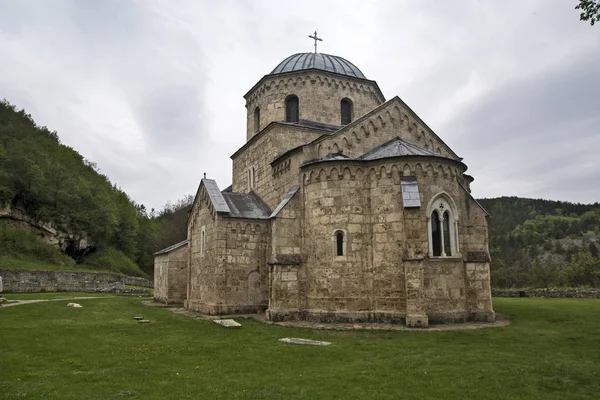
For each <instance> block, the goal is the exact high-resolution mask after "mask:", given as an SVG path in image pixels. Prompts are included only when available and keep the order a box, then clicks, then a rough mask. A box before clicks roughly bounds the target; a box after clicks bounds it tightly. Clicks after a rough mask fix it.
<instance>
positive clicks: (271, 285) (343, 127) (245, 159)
mask: <svg viewBox="0 0 600 400" xmlns="http://www.w3.org/2000/svg"><path fill="white" fill-rule="evenodd" d="M244 98H245V100H246V109H247V130H246V143H245V144H244V145H243V146H242V147H240V148H239V149H238V150H237V151H236V152H235V153H234V154H233V155H232V156H231V159H232V161H233V177H232V185H231V186H229V187H227V188H224V189H221V188H219V186H218V184H217V182H215V181H214V180H212V179H206V178H205V179H202V180H201V182H200V185H199V187H198V190H197V193H196V197H195V200H194V204H193V206H192V209H191V211H190V214H189V220H188V239H187V242H185V243H184V242H182V243H181V244H178V245H177V246H179V247H177V249H179V252H181V251H182V250H181V249H184V250H183V251H184V252H185V255H186V256H187V267H186V268H181V266H180V265H181V264H180V263H175V264H176V265H178V267H177V268H179V269H178V270H180V271H184V272H181V273H180V275H181V274H183V273H185V276H184V277H183V279H182V278H180V277H179V278H171V280H172V281H173V282H177V283H176V284H177V285H179V286H180V288H181V285H184V284H185V285H186V294H185V296H181V297H182V298H183V297H185V300H183V301H184V305H185V307H186V308H187V309H190V310H195V311H198V312H201V313H206V314H212V315H218V314H234V313H259V312H266V317H267V319H269V320H271V321H284V320H309V321H319V322H349V321H356V322H359V321H361V322H392V323H401V324H406V325H407V326H410V327H426V326H428V324H431V323H448V322H463V321H468V320H475V321H490V322H491V321H494V319H495V314H494V311H493V308H492V298H491V290H490V258H489V252H488V233H487V231H488V230H487V217H488V215H487V213H486V211H485V210H484V209H483V208H482V207H481V205H480V204H479V203H478V202H477V201H476V200H475V199H474V198H473V197H472V196H471V194H470V187H469V186H470V184H471V182H472V181H473V177H471V176H470V175H467V173H466V170H467V166H466V165H465V163H463V161H462V158H461V157H459V156H458V155H457V154H456V153H455V152H454V151H453V150H452V149H451V148H450V147H449V146H448V145H447V144H446V143H444V141H443V140H442V139H441V138H440V137H439V136H438V135H437V134H436V133H435V132H433V131H432V130H431V128H429V127H428V126H427V124H425V122H423V121H422V120H421V119H420V118H419V116H417V114H415V112H414V111H413V110H411V109H410V107H408V106H407V105H406V104H405V103H404V102H403V101H402V100H401V99H400V98H399V97H393V98H391V99H389V100H386V99H385V97H384V96H383V94H382V92H381V90H380V89H379V86H378V85H377V83H376V82H375V81H374V80H370V79H367V78H366V77H365V75H364V74H363V73H362V72H361V70H360V69H358V68H357V67H356V66H355V65H354V64H353V63H351V62H350V61H348V60H346V59H344V58H342V57H337V56H332V55H328V54H322V53H317V52H315V53H299V54H294V55H291V56H289V57H287V58H286V59H285V60H283V61H282V62H281V63H280V64H279V65H277V67H275V69H273V71H272V72H271V73H269V74H267V75H265V76H263V77H262V78H261V79H260V80H259V81H258V82H257V83H256V84H255V85H254V86H253V87H252V88H251V89H250V90H249V91H248V93H246V94H245V95H244ZM165 250H167V251H166V252H165V251H163V252H159V253H160V254H159V255H160V256H161V259H162V260H163V261H161V265H162V267H161V268H157V271H156V272H155V273H156V274H157V275H160V276H158V277H157V278H158V279H155V285H159V286H168V285H169V279H167V275H166V274H168V268H167V267H166V266H168V263H165V262H164V260H167V259H168V254H169V249H165ZM165 256H166V257H165ZM175 264H174V265H175ZM156 282H159V283H156ZM182 282H183V283H182ZM157 289H159V291H160V293H163V295H161V296H162V298H159V300H164V301H169V298H168V296H167V295H166V293H168V292H169V291H168V290H167V289H166V287H160V288H157ZM159 297H160V296H159Z"/></svg>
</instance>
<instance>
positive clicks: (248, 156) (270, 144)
mask: <svg viewBox="0 0 600 400" xmlns="http://www.w3.org/2000/svg"><path fill="white" fill-rule="evenodd" d="M322 133H323V132H322V131H314V130H309V129H304V128H299V127H294V126H285V125H274V126H273V127H271V128H270V129H269V131H267V132H263V133H261V136H259V137H257V138H256V139H254V140H253V141H252V142H251V143H250V144H249V145H247V147H246V148H245V149H243V150H242V151H241V152H238V153H236V154H235V155H234V156H233V157H232V158H233V181H232V182H233V183H232V184H233V191H234V192H240V193H248V192H249V191H250V190H249V188H248V170H249V169H251V168H254V188H253V189H252V190H253V191H254V193H256V194H257V195H258V196H259V197H260V198H261V199H262V200H263V201H264V202H265V203H266V204H267V205H268V206H269V208H270V209H271V210H273V209H275V207H277V205H278V204H279V202H280V201H281V200H282V199H283V197H284V196H285V194H286V193H287V191H288V190H289V189H290V188H291V187H293V186H295V185H298V174H297V173H294V172H291V173H290V170H291V168H285V169H282V170H281V171H279V172H278V173H277V174H275V173H274V170H273V168H272V167H271V162H272V161H273V160H274V159H275V158H276V157H277V156H279V155H281V154H282V153H283V152H285V151H286V150H288V149H290V148H293V147H296V146H299V145H301V144H303V143H306V142H307V141H309V140H312V139H315V138H316V137H318V136H320V135H321V134H322ZM290 167H291V165H290ZM291 171H294V170H291ZM295 171H297V168H296V169H295Z"/></svg>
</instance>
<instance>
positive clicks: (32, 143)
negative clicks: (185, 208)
mask: <svg viewBox="0 0 600 400" xmlns="http://www.w3.org/2000/svg"><path fill="white" fill-rule="evenodd" d="M0 205H10V206H11V207H14V208H18V209H21V210H23V211H24V212H25V213H26V214H27V215H29V216H31V217H33V218H34V219H36V220H38V221H42V222H46V223H52V224H53V226H55V227H56V228H58V230H60V231H62V232H68V233H69V234H71V235H74V236H81V237H86V236H89V237H91V238H92V240H93V242H94V243H95V245H96V247H97V248H98V249H99V250H100V251H102V249H106V248H109V247H110V248H114V249H116V250H119V251H120V252H122V253H123V254H124V255H125V256H127V257H128V258H130V259H131V260H135V262H137V263H138V264H139V266H140V267H141V268H143V269H144V270H145V271H146V272H147V273H151V272H152V268H153V258H152V253H153V252H155V251H157V250H159V247H158V246H159V244H158V243H157V242H158V238H159V236H160V226H161V224H160V222H158V221H155V220H154V219H152V218H150V216H148V215H147V214H146V210H145V207H144V206H143V205H137V204H135V203H134V202H133V201H132V200H131V199H130V198H129V197H128V196H127V194H126V193H124V192H123V191H122V190H120V189H119V188H117V187H116V186H113V185H112V184H111V183H110V181H109V180H108V178H107V177H106V176H104V175H102V174H101V173H99V171H98V169H97V167H96V165H95V164H94V163H92V162H89V161H87V160H85V159H84V158H83V157H82V156H81V155H80V154H79V153H77V152H76V151H75V150H73V149H72V148H70V147H68V146H65V145H63V144H61V143H60V141H59V139H58V135H57V133H56V132H51V131H49V130H48V129H47V128H45V127H40V126H38V125H36V124H35V122H34V121H33V119H32V118H31V116H30V115H29V114H26V113H25V111H23V110H21V111H18V110H17V109H16V108H15V107H14V106H13V105H11V104H9V103H8V102H7V101H2V102H0Z"/></svg>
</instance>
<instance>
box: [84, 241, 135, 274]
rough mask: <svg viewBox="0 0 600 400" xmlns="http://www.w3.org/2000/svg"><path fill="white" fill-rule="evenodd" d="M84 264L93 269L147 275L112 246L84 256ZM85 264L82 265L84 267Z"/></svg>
mask: <svg viewBox="0 0 600 400" xmlns="http://www.w3.org/2000/svg"><path fill="white" fill-rule="evenodd" d="M84 264H85V265H87V266H90V267H92V268H93V269H103V270H107V271H110V272H117V273H121V274H125V275H130V276H142V277H144V278H146V277H147V275H146V274H145V273H144V272H143V271H142V270H141V269H140V268H139V267H138V266H137V265H136V263H134V262H133V261H131V259H130V258H129V257H127V256H126V255H125V254H123V253H122V252H120V251H119V250H117V249H115V248H114V247H107V248H104V249H102V250H100V251H98V252H96V253H94V254H92V255H90V256H89V257H87V258H86V260H85V263H84ZM85 265H83V266H84V267H85Z"/></svg>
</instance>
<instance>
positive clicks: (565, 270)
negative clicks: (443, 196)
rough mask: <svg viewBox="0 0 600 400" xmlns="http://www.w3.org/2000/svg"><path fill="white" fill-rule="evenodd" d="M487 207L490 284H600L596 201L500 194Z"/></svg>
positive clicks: (599, 220) (599, 206)
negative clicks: (577, 202) (570, 201)
mask: <svg viewBox="0 0 600 400" xmlns="http://www.w3.org/2000/svg"><path fill="white" fill-rule="evenodd" d="M479 202H480V203H481V204H482V205H483V207H485V208H486V210H487V211H488V212H489V213H490V215H491V218H490V220H489V235H490V253H491V256H492V285H493V286H495V287H527V286H535V287H547V286H565V285H569V286H595V287H599V286H600V258H599V249H600V204H599V203H595V204H589V205H586V204H574V203H569V202H561V201H551V200H541V199H526V198H519V197H500V198H496V199H480V200H479Z"/></svg>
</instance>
